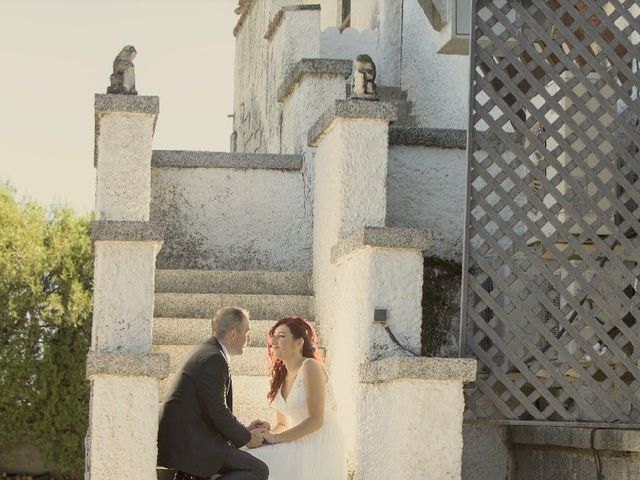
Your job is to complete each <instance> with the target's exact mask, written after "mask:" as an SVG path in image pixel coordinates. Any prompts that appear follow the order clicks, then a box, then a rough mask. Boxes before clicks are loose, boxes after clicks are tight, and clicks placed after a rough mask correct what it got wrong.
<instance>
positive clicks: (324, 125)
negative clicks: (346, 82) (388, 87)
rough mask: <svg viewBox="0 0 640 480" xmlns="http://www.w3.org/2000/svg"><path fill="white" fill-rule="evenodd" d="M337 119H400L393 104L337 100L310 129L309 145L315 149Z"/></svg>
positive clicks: (391, 120)
mask: <svg viewBox="0 0 640 480" xmlns="http://www.w3.org/2000/svg"><path fill="white" fill-rule="evenodd" d="M336 118H354V119H355V118H361V119H377V120H387V121H389V122H393V121H395V120H397V119H398V107H397V105H396V104H394V103H391V102H374V101H370V100H336V103H335V104H334V105H333V106H331V107H329V109H328V110H327V111H326V112H324V113H323V114H322V115H320V117H319V118H318V120H317V121H316V123H315V124H314V125H313V126H312V127H311V128H310V129H309V133H308V137H307V140H308V143H309V146H310V147H315V146H317V145H318V143H320V137H321V136H322V135H324V133H325V132H326V131H327V129H328V128H329V127H330V126H331V124H332V123H333V121H334V120H335V119H336Z"/></svg>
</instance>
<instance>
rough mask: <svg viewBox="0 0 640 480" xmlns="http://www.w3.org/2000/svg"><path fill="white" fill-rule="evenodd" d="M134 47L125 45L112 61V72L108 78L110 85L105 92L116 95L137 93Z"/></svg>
mask: <svg viewBox="0 0 640 480" xmlns="http://www.w3.org/2000/svg"><path fill="white" fill-rule="evenodd" d="M137 53H138V52H136V49H135V47H134V46H133V45H126V46H125V47H124V48H123V49H122V50H120V53H119V54H118V56H117V57H116V58H115V60H114V61H113V73H112V74H111V77H110V80H111V85H110V86H109V87H108V88H107V93H112V94H117V95H137V94H138V92H137V90H136V71H135V66H134V65H133V59H134V58H136V54H137Z"/></svg>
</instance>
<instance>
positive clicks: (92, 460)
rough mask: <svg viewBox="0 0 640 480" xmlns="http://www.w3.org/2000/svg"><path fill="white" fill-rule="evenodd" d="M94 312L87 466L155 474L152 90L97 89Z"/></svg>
mask: <svg viewBox="0 0 640 480" xmlns="http://www.w3.org/2000/svg"><path fill="white" fill-rule="evenodd" d="M95 107H96V142H95V146H96V150H95V165H96V169H97V186H96V221H95V222H94V225H93V233H92V238H93V242H94V251H95V263H94V314H93V323H92V337H91V350H90V352H89V355H88V357H87V379H88V380H90V382H91V404H90V413H89V416H90V418H89V431H88V432H87V439H86V447H87V448H86V475H85V478H87V479H91V480H103V479H104V480H107V479H113V478H133V477H135V478H140V479H145V480H155V478H156V470H155V467H156V456H157V446H156V437H157V428H158V407H159V403H158V402H159V399H158V379H162V378H164V377H166V375H167V374H168V371H169V356H168V355H167V354H154V353H151V329H152V321H153V290H154V272H155V259H156V255H157V253H158V251H159V250H160V247H161V246H162V233H161V232H160V231H159V229H158V228H157V227H156V226H154V225H152V224H151V223H150V222H149V208H150V199H151V141H152V138H153V132H154V127H155V122H156V119H157V115H158V98H157V97H138V96H133V95H96V101H95Z"/></svg>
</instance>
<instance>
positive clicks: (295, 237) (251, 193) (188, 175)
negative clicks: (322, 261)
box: [151, 154, 312, 271]
mask: <svg viewBox="0 0 640 480" xmlns="http://www.w3.org/2000/svg"><path fill="white" fill-rule="evenodd" d="M220 155H223V156H224V155H227V156H229V155H230V154H220ZM239 156H241V155H240V154H237V155H235V156H233V158H234V161H238V157H239ZM300 163H301V160H300ZM151 185H152V199H151V218H152V220H153V221H156V222H158V223H160V224H162V225H163V226H164V227H165V243H164V246H163V248H162V250H161V252H160V254H159V256H158V268H207V269H228V270H278V271H310V270H311V248H312V217H311V216H312V212H311V210H310V208H311V199H310V198H309V195H311V193H310V192H308V191H307V192H306V193H305V181H304V178H303V173H302V171H301V170H300V169H299V168H298V169H297V170H277V169H266V168H262V169H260V168H252V169H247V168H215V167H210V168H207V167H201V168H176V167H159V166H156V167H154V168H153V169H152V176H151Z"/></svg>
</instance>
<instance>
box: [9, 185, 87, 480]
mask: <svg viewBox="0 0 640 480" xmlns="http://www.w3.org/2000/svg"><path fill="white" fill-rule="evenodd" d="M14 197H15V194H14V192H13V191H12V190H11V188H10V187H8V186H7V185H0V418H2V428H0V452H8V451H10V450H11V448H12V447H13V446H14V445H16V444H18V443H24V442H26V443H30V444H33V445H35V446H36V447H38V448H39V449H40V451H41V452H42V453H43V455H44V458H45V461H46V463H47V465H51V466H54V467H55V469H56V470H57V471H58V472H59V473H60V478H72V477H75V476H77V475H78V474H80V473H81V472H82V470H83V463H84V453H83V443H84V436H85V434H86V430H87V419H88V408H89V407H88V404H89V386H88V384H87V382H86V380H85V359H86V354H87V351H88V348H89V344H90V340H91V338H90V337H91V313H92V302H91V292H92V281H93V261H92V253H91V239H90V230H91V218H90V217H79V216H77V215H76V214H74V212H73V211H71V210H70V209H67V208H51V209H48V210H47V209H44V208H42V207H40V206H38V205H36V204H34V203H31V202H18V201H16V200H15V198H14Z"/></svg>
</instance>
